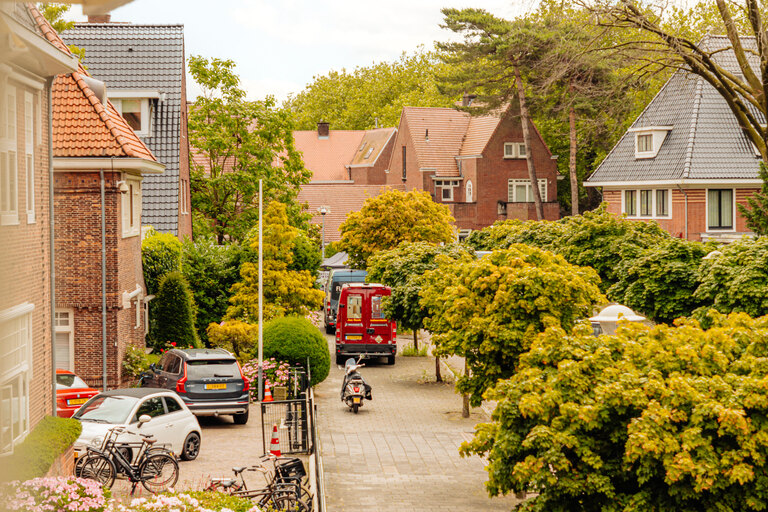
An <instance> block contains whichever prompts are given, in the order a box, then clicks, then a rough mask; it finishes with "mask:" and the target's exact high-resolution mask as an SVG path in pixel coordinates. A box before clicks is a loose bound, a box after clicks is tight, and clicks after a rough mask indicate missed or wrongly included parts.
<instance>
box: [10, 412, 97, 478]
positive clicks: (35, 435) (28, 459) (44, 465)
mask: <svg viewBox="0 0 768 512" xmlns="http://www.w3.org/2000/svg"><path fill="white" fill-rule="evenodd" d="M81 431H82V425H81V424H80V422H79V421H77V420H73V419H71V418H59V417H56V416H46V417H45V418H43V419H42V420H41V421H40V422H39V423H38V424H37V425H36V426H35V428H34V429H32V432H30V433H29V435H28V436H27V438H26V439H24V441H23V442H22V443H21V444H19V445H18V446H16V447H15V449H14V451H13V454H12V455H10V456H9V457H6V458H4V459H3V463H2V464H1V465H0V482H5V481H9V480H29V479H31V478H39V477H42V476H45V474H46V473H47V472H48V470H49V469H51V465H52V464H53V461H55V460H56V457H58V456H59V455H61V454H62V453H64V452H65V451H66V450H67V448H69V447H70V446H72V444H73V443H74V442H75V441H76V440H77V438H78V437H79V436H80V432H81Z"/></svg>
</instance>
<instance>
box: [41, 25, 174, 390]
mask: <svg viewBox="0 0 768 512" xmlns="http://www.w3.org/2000/svg"><path fill="white" fill-rule="evenodd" d="M41 29H42V30H43V31H44V34H45V35H46V37H48V39H49V40H50V41H51V42H52V43H53V44H55V45H56V46H57V47H59V48H60V49H61V50H62V51H69V50H68V49H67V47H66V45H65V44H64V43H63V41H62V40H61V39H60V38H59V36H58V34H56V32H54V31H53V29H51V28H50V26H49V25H47V24H46V25H43V26H41ZM107 92H108V89H107V87H106V85H105V84H104V83H103V82H100V81H98V80H96V79H94V78H92V77H91V76H90V75H89V74H88V72H87V71H86V70H85V69H84V68H83V66H82V65H80V66H79V67H78V70H77V71H76V72H72V73H68V74H66V75H59V76H57V77H56V79H55V80H54V82H53V133H54V138H53V156H54V158H53V169H54V212H55V213H54V225H55V240H56V242H55V254H56V311H55V327H54V339H55V341H54V345H55V348H56V362H57V367H58V368H63V369H68V370H71V371H74V372H76V373H77V374H78V375H79V376H80V377H82V378H83V379H84V380H85V381H86V382H87V383H88V384H90V385H92V386H94V387H102V388H114V387H119V386H120V385H121V384H122V379H121V374H122V368H121V362H122V360H123V357H124V354H125V350H126V347H127V346H128V345H129V344H134V345H137V346H141V347H143V346H144V336H145V328H146V304H145V302H144V295H145V294H144V291H145V285H144V277H143V273H142V264H141V212H142V208H141V206H142V188H143V187H142V182H143V176H144V175H156V174H159V173H161V172H163V165H162V164H160V163H158V162H157V160H156V159H155V157H154V155H153V154H152V153H151V151H150V150H149V149H148V148H147V146H146V145H145V144H144V143H143V142H142V141H141V139H140V138H139V137H138V135H136V132H135V131H134V130H133V129H132V127H131V126H130V125H129V123H128V122H127V121H126V120H125V119H124V118H123V116H121V115H120V113H119V112H118V110H117V109H116V108H115V106H114V105H113V104H112V102H111V101H109V100H108V99H107ZM102 258H103V259H102ZM102 298H104V302H103V303H102ZM103 304H105V305H106V308H104V307H103Z"/></svg>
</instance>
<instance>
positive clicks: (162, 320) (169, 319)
mask: <svg viewBox="0 0 768 512" xmlns="http://www.w3.org/2000/svg"><path fill="white" fill-rule="evenodd" d="M154 302H155V308H154V309H155V320H156V329H155V336H154V343H155V347H165V346H166V345H168V344H170V343H175V344H176V346H178V347H180V348H181V347H196V348H201V347H202V344H201V343H200V338H198V337H197V330H195V303H194V300H193V299H192V292H191V291H190V290H189V284H188V283H187V280H186V279H184V276H182V275H181V273H180V272H170V273H168V274H166V275H165V277H163V278H162V279H161V280H160V289H159V290H158V292H157V297H156V298H155V300H154Z"/></svg>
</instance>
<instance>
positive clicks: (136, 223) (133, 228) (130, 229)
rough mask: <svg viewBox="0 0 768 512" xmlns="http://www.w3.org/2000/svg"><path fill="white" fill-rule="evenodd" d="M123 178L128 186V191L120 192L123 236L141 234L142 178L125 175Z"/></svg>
mask: <svg viewBox="0 0 768 512" xmlns="http://www.w3.org/2000/svg"><path fill="white" fill-rule="evenodd" d="M123 180H124V181H125V185H126V187H127V188H128V192H125V193H121V194H120V195H121V198H120V209H121V216H120V217H121V223H122V233H123V238H128V237H132V236H139V235H141V180H140V179H139V178H136V177H135V176H125V175H124V176H123ZM131 206H133V208H131ZM131 213H133V215H131Z"/></svg>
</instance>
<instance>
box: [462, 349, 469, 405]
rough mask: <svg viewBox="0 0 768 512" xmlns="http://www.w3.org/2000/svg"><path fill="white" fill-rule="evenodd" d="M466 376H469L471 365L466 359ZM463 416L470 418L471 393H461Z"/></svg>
mask: <svg viewBox="0 0 768 512" xmlns="http://www.w3.org/2000/svg"><path fill="white" fill-rule="evenodd" d="M464 376H465V377H469V366H467V360H466V359H464ZM461 417H462V418H469V395H467V394H463V395H461Z"/></svg>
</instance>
